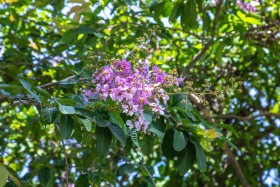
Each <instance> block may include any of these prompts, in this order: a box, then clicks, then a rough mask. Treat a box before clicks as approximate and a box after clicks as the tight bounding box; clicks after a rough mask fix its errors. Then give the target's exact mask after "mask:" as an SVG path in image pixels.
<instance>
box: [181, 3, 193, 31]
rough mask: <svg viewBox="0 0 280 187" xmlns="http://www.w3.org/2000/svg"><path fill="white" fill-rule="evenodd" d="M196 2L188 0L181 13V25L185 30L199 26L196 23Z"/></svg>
mask: <svg viewBox="0 0 280 187" xmlns="http://www.w3.org/2000/svg"><path fill="white" fill-rule="evenodd" d="M196 18H197V12H196V1H195V0H188V1H187V2H186V3H185V4H184V5H183V9H182V13H181V25H182V27H183V28H186V29H189V28H194V27H195V26H196V25H197V22H196Z"/></svg>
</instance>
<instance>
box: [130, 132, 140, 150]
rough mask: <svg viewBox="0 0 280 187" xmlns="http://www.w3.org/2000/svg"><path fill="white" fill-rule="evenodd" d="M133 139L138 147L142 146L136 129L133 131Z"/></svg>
mask: <svg viewBox="0 0 280 187" xmlns="http://www.w3.org/2000/svg"><path fill="white" fill-rule="evenodd" d="M131 140H132V142H133V143H134V144H135V145H136V146H137V147H140V146H139V141H138V134H137V132H136V130H132V131H131Z"/></svg>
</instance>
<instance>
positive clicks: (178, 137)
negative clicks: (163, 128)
mask: <svg viewBox="0 0 280 187" xmlns="http://www.w3.org/2000/svg"><path fill="white" fill-rule="evenodd" d="M187 142H188V141H187V140H186V139H185V135H184V133H183V132H182V131H178V130H176V129H174V136H173V148H174V149H175V151H182V150H183V149H184V148H185V147H186V145H187Z"/></svg>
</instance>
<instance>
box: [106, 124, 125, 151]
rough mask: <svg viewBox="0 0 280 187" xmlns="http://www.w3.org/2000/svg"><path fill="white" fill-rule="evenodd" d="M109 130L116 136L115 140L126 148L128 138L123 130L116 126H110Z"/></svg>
mask: <svg viewBox="0 0 280 187" xmlns="http://www.w3.org/2000/svg"><path fill="white" fill-rule="evenodd" d="M108 128H109V129H110V131H111V132H112V134H113V135H114V136H115V138H116V139H117V140H119V141H120V142H121V144H122V146H125V143H126V136H125V134H124V132H123V130H122V129H121V128H120V127H118V126H117V125H114V124H110V125H109V126H108Z"/></svg>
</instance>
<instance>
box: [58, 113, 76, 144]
mask: <svg viewBox="0 0 280 187" xmlns="http://www.w3.org/2000/svg"><path fill="white" fill-rule="evenodd" d="M58 127H59V132H60V134H61V136H62V138H64V139H69V138H70V137H71V135H72V133H73V130H74V121H73V119H72V118H71V117H70V116H68V115H61V118H60V123H59V124H58Z"/></svg>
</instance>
